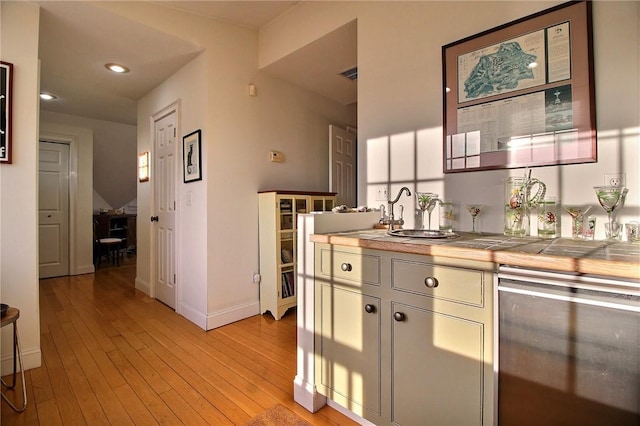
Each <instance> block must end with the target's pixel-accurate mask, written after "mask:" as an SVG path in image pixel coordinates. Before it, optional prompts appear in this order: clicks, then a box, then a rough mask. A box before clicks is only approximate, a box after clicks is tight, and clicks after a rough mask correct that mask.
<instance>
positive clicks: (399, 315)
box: [393, 312, 407, 322]
mask: <svg viewBox="0 0 640 426" xmlns="http://www.w3.org/2000/svg"><path fill="white" fill-rule="evenodd" d="M406 318H407V317H406V315H405V314H404V313H402V312H396V313H394V314H393V319H394V320H396V321H398V322H402V321H404V320H405V319H406Z"/></svg>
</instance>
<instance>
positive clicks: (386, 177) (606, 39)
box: [260, 1, 640, 238]
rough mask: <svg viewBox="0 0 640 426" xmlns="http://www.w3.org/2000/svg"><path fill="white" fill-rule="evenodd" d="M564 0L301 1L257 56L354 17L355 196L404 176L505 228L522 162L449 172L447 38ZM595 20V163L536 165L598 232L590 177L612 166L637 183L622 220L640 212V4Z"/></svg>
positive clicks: (607, 4) (280, 51)
mask: <svg viewBox="0 0 640 426" xmlns="http://www.w3.org/2000/svg"><path fill="white" fill-rule="evenodd" d="M559 3H562V2H558V1H553V2H551V1H550V2H547V1H544V2H532V1H522V2H484V1H482V2H431V1H423V2H302V3H300V4H299V5H298V6H296V8H295V9H293V10H292V11H291V12H290V13H287V14H286V15H284V16H282V17H281V18H279V19H277V20H276V21H274V22H272V23H271V24H270V25H268V26H267V27H265V28H263V29H262V30H261V32H260V35H261V54H260V58H261V63H262V61H264V62H265V63H270V62H272V61H274V60H277V59H278V57H279V55H281V56H284V55H285V54H287V53H289V52H290V51H291V50H292V49H295V48H299V47H301V46H304V45H305V44H307V43H309V42H311V41H313V40H314V39H316V38H318V36H319V34H320V33H322V31H325V33H326V32H329V31H330V30H331V29H333V28H336V27H338V26H340V25H342V24H344V23H346V22H348V21H350V20H352V19H357V20H358V70H359V80H358V124H357V125H358V136H359V140H360V141H361V143H360V145H359V147H360V149H359V164H358V167H359V169H358V170H359V179H358V180H359V182H358V183H359V190H358V196H359V199H360V200H366V201H367V204H368V205H372V206H378V205H379V204H380V202H379V201H376V200H375V196H374V194H375V190H376V188H377V187H378V186H379V185H389V186H390V187H391V193H390V195H391V196H395V194H396V193H397V191H398V189H399V188H400V187H402V186H405V185H406V186H409V187H410V188H411V189H412V191H413V190H415V189H418V190H433V191H435V192H438V193H439V194H440V195H441V196H443V197H446V198H449V199H453V200H454V201H455V202H457V203H458V207H460V204H462V203H465V202H482V203H484V204H487V205H488V208H487V210H486V211H485V212H484V213H483V214H482V215H481V216H480V219H479V224H480V229H481V230H483V231H488V232H502V229H503V228H502V227H503V213H502V202H503V200H502V198H503V180H504V179H505V178H506V177H508V176H509V175H511V174H514V175H518V176H520V175H522V173H523V171H522V169H517V170H514V171H506V170H503V171H488V172H473V173H460V174H450V175H446V176H445V175H444V174H443V172H442V96H441V87H442V70H441V47H442V46H443V45H445V44H447V43H451V42H453V41H456V40H459V39H461V38H464V37H467V36H470V35H473V34H476V33H478V32H481V31H483V30H486V29H489V28H493V27H495V26H497V25H500V24H503V23H506V22H510V21H512V20H515V19H518V18H521V17H524V16H527V15H530V14H532V13H535V12H538V11H541V10H544V9H547V8H549V7H552V6H553V5H555V4H559ZM303 23H310V24H309V25H308V26H305V25H303ZM593 26H594V28H593V34H594V51H595V52H594V59H595V79H596V81H595V85H596V112H597V126H598V162H597V163H595V164H583V165H570V166H561V167H543V168H536V169H534V170H533V176H534V177H538V178H540V179H542V180H543V181H544V182H545V183H546V184H547V187H548V192H549V194H550V195H556V196H558V197H559V199H560V201H561V202H562V203H564V204H566V205H569V204H590V205H593V206H594V207H593V208H592V212H593V213H594V214H596V215H597V216H598V226H597V234H596V238H604V229H603V226H602V223H603V222H604V219H605V217H606V216H605V214H604V210H603V209H602V208H601V207H600V206H599V205H598V204H597V201H596V198H595V195H594V192H593V189H592V187H593V186H595V185H601V184H603V183H604V174H605V173H617V172H623V173H626V175H627V184H628V186H630V188H631V190H630V193H629V195H628V197H627V201H626V205H625V208H624V209H623V210H621V211H620V213H619V215H618V217H619V219H620V220H621V221H622V222H625V221H628V220H630V219H632V218H634V219H636V220H637V219H638V216H639V214H640V209H639V207H638V206H639V202H638V200H639V198H638V192H639V191H640V179H639V176H638V158H639V153H638V145H639V140H640V137H639V132H640V130H639V129H640V112H639V111H640V87H639V85H640V83H639V82H640V77H639V76H640V72H639V64H640V51H639V49H638V46H639V45H640V42H639V41H640V40H639V27H640V3H638V2H625V1H620V2H619V1H596V2H594V4H593ZM274 46H277V47H274ZM414 164H415V167H414ZM403 197H404V196H403ZM401 203H403V204H404V205H405V207H406V209H405V220H407V226H413V224H414V221H413V217H411V216H412V213H413V212H414V211H415V203H414V201H413V199H412V198H410V199H409V198H406V199H405V198H403V199H402V200H401ZM407 212H408V213H407ZM458 212H459V214H458V218H457V222H456V223H455V226H456V228H457V229H462V230H470V228H471V219H470V217H469V215H468V214H466V213H465V212H464V211H463V212H461V211H460V209H459V210H458ZM435 216H437V215H436V214H435V213H434V217H435ZM562 216H563V217H562V234H563V236H570V221H569V218H568V215H567V214H563V215H562ZM436 223H437V222H436Z"/></svg>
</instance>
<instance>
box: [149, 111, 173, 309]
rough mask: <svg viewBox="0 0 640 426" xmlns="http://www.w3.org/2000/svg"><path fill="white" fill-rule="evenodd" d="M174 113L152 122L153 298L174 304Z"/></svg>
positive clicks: (169, 304) (170, 304) (171, 305)
mask: <svg viewBox="0 0 640 426" xmlns="http://www.w3.org/2000/svg"><path fill="white" fill-rule="evenodd" d="M176 134H177V131H176V113H175V111H172V112H171V113H170V114H169V115H166V116H164V117H162V118H160V119H159V120H157V121H155V122H154V159H155V161H154V163H153V164H154V167H153V174H152V178H153V184H154V209H153V211H154V217H153V219H154V222H153V223H154V225H153V229H154V231H153V232H154V233H155V241H156V252H155V257H156V259H155V260H156V261H155V263H154V264H155V265H156V271H155V274H154V275H155V278H156V281H155V297H156V299H158V300H160V301H161V302H162V303H164V304H166V305H168V306H170V307H172V308H174V309H175V307H176V261H175V258H176V254H175V246H176V232H175V214H176V213H175V212H176V167H177V160H176V153H177V152H178V150H177V144H176Z"/></svg>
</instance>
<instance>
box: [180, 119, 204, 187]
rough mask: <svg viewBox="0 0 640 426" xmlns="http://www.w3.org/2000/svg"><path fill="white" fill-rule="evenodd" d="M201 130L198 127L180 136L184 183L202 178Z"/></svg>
mask: <svg viewBox="0 0 640 426" xmlns="http://www.w3.org/2000/svg"><path fill="white" fill-rule="evenodd" d="M201 137H202V132H201V130H200V129H198V130H196V131H194V132H191V133H189V134H188V135H186V136H184V137H183V138H182V173H183V176H184V183H189V182H195V181H198V180H202V140H201Z"/></svg>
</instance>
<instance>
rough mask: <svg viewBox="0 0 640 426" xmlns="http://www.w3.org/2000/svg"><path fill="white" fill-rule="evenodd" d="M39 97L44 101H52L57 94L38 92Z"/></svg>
mask: <svg viewBox="0 0 640 426" xmlns="http://www.w3.org/2000/svg"><path fill="white" fill-rule="evenodd" d="M40 99H42V100H45V101H52V100H54V99H58V97H57V96H54V95H52V94H51V93H44V92H43V93H40Z"/></svg>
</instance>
